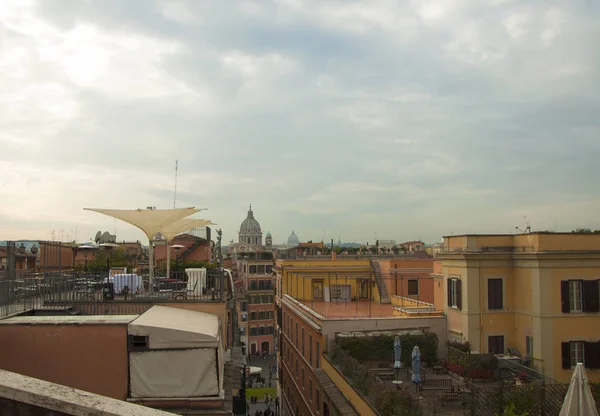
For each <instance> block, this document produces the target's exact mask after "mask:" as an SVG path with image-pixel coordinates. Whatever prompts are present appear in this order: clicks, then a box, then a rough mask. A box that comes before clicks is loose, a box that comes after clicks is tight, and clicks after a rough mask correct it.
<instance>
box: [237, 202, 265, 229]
mask: <svg viewBox="0 0 600 416" xmlns="http://www.w3.org/2000/svg"><path fill="white" fill-rule="evenodd" d="M260 232H261V230H260V224H259V223H258V221H256V218H254V212H252V207H250V209H249V210H248V216H247V217H246V219H245V220H244V221H242V225H240V234H256V233H260Z"/></svg>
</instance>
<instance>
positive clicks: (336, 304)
mask: <svg viewBox="0 0 600 416" xmlns="http://www.w3.org/2000/svg"><path fill="white" fill-rule="evenodd" d="M284 299H287V300H288V301H291V302H293V303H295V304H297V305H298V306H300V307H302V308H303V309H305V310H307V311H309V312H312V313H313V314H315V316H316V317H317V318H319V319H323V320H325V319H381V318H418V317H424V316H442V311H436V310H435V308H434V306H433V305H432V304H429V303H426V302H420V301H418V300H414V299H409V298H403V297H400V296H392V299H391V303H380V302H378V301H376V300H367V299H365V300H358V301H343V300H332V301H330V302H326V301H323V300H304V301H302V300H298V299H295V298H293V297H291V296H289V295H285V296H284Z"/></svg>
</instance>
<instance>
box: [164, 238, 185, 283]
mask: <svg viewBox="0 0 600 416" xmlns="http://www.w3.org/2000/svg"><path fill="white" fill-rule="evenodd" d="M171 248H174V249H175V268H176V269H177V272H179V250H181V249H182V248H185V246H182V245H181V244H173V245H172V246H171ZM167 277H170V276H167Z"/></svg>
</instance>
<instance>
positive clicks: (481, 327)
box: [465, 263, 489, 354]
mask: <svg viewBox="0 0 600 416" xmlns="http://www.w3.org/2000/svg"><path fill="white" fill-rule="evenodd" d="M482 282H483V279H482V276H481V263H479V352H480V353H482V354H483V285H482ZM465 286H466V285H465ZM488 352H489V351H488Z"/></svg>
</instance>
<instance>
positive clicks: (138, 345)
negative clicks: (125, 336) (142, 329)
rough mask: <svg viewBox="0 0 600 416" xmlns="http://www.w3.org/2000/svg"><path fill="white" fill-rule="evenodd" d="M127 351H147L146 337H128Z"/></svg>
mask: <svg viewBox="0 0 600 416" xmlns="http://www.w3.org/2000/svg"><path fill="white" fill-rule="evenodd" d="M129 349H130V350H131V351H136V350H145V349H148V337H147V336H144V335H130V336H129Z"/></svg>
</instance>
